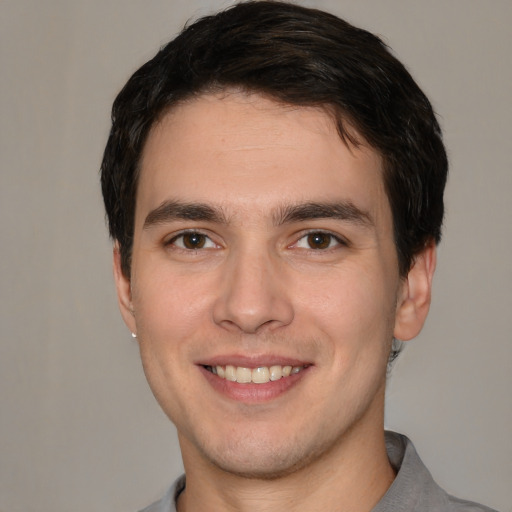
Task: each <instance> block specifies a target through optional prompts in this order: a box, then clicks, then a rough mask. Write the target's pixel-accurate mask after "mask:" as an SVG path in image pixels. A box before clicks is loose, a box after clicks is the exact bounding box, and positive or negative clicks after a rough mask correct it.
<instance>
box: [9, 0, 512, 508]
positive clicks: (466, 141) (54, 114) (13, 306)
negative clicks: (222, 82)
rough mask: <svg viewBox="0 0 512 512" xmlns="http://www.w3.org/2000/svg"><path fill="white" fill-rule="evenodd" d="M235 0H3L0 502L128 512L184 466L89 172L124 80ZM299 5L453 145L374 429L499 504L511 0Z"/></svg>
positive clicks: (463, 491) (505, 473) (509, 448)
mask: <svg viewBox="0 0 512 512" xmlns="http://www.w3.org/2000/svg"><path fill="white" fill-rule="evenodd" d="M229 4H230V2H228V1H220V0H219V1H214V0H210V1H207V0H203V1H201V0H188V1H186V2H185V1H169V0H166V1H164V0H153V1H150V2H143V1H135V0H133V1H127V0H117V1H105V0H88V1H87V2H86V1H78V0H77V1H57V0H46V1H45V2H39V1H36V0H34V1H30V0H16V1H14V0H0V34H1V41H0V43H1V45H0V52H1V53H0V59H1V60H0V64H1V67H0V102H1V103H0V113H1V114H0V126H1V128H0V129H1V132H0V141H1V142H0V144H1V146H0V156H1V183H0V194H1V202H0V208H1V210H0V226H1V238H0V240H1V275H0V286H1V303H0V312H1V313H0V314H1V322H0V329H1V345H0V511H2V512H21V511H23V512H36V511H37V512H47V511H48V512H50V511H52V512H70V511H71V512H85V511H87V512H91V511H93V512H95V511H98V512H107V511H130V510H132V511H133V510H136V509H137V508H139V507H142V506H143V505H146V504H148V503H149V502H150V501H151V500H153V499H155V498H157V497H158V496H159V495H160V494H161V493H162V492H163V491H164V489H165V488H166V487H167V486H168V485H169V484H170V483H171V481H172V480H173V479H174V477H175V476H176V475H177V474H178V473H179V472H180V469H181V461H180V456H179V451H178V446H177V443H176V439H175V433H174V427H173V426H172V425H171V424H170V423H169V422H168V421H167V419H166V418H165V417H164V415H163V413H162V412H160V410H159V408H158V406H157V405H156V402H155V401H154V399H153V398H152V396H151V394H150V392H149V390H148V387H147V385H146V383H145V380H144V377H143V374H142V371H141V367H140V364H139V360H138V352H137V347H136V345H135V344H134V343H133V342H132V340H131V337H130V335H129V333H128V332H127V330H126V328H125V327H124V325H123V324H122V322H121V320H120V317H119V314H118V311H117V305H116V300H115V296H114V287H113V282H112V278H111V263H110V258H111V256H110V253H111V249H110V243H109V241H108V239H107V236H106V230H105V228H104V222H103V211H102V204H101V198H100V194H99V186H98V176H97V171H98V167H99V163H100V158H101V154H102V151H103V146H104V143H105V141H106V136H107V132H108V128H109V109H110V105H111V102H112V100H113V99H114V96H115V94H116V92H117V91H118V90H119V89H120V87H121V86H122V85H123V83H124V82H125V80H126V79H127V78H128V76H129V74H130V73H131V72H133V71H134V70H135V68H136V67H138V66H139V65H141V64H142V63H143V62H144V61H145V60H146V59H148V58H149V57H150V56H152V54H153V53H154V52H155V51H156V49H157V47H158V46H159V45H161V44H163V43H164V42H165V41H167V40H168V39H169V38H170V37H171V36H172V35H173V34H175V33H176V31H177V30H178V28H179V27H181V25H182V24H183V23H184V22H185V21H186V20H187V19H188V18H189V17H191V16H197V15H200V14H205V13H207V12H208V11H209V10H211V9H214V8H217V7H220V6H227V5H229ZM307 4H308V5H315V6H319V7H323V8H326V9H329V10H332V11H333V12H335V13H337V14H339V15H341V16H344V17H346V18H347V19H348V20H349V21H352V22H354V23H356V24H359V25H361V26H363V27H365V28H367V29H370V30H372V31H375V32H377V33H378V34H381V35H383V36H384V38H385V40H386V41H387V42H388V43H389V44H390V45H391V46H392V47H393V49H394V50H395V52H396V53H397V54H398V56H399V57H400V58H401V59H402V60H403V61H404V62H405V63H406V64H407V65H408V67H409V68H410V70H411V71H412V73H413V75H415V77H416V78H417V80H418V81H419V83H420V84H421V86H422V87H423V88H424V89H425V91H426V92H427V94H428V95H429V96H430V97H431V99H432V101H433V104H434V106H435V109H436V110H437V112H439V114H440V117H441V123H442V125H443V127H444V131H445V138H446V143H447V145H448V148H449V153H450V159H451V177H450V181H449V185H448V190H447V214H448V216H447V222H446V229H445V239H444V241H443V243H442V245H441V247H440V262H439V267H438V273H437V278H436V280H435V286H434V301H433V307H432V311H431V315H430V318H429V321H428V323H427V326H426V328H425V330H424V332H423V334H422V335H421V336H420V338H418V339H417V340H415V341H413V342H411V343H410V344H409V346H408V348H407V350H406V352H405V353H404V354H403V355H402V357H401V359H400V360H399V362H398V363H397V366H396V367H395V370H394V372H393V374H392V377H391V380H390V388H389V394H388V410H387V425H388V426H390V427H392V428H395V429H397V430H399V431H401V432H404V433H407V434H408V435H410V436H411V437H412V438H413V440H414V441H415V443H416V445H417V448H418V450H419V452H420V454H421V455H422V456H423V458H424V460H425V461H426V462H427V464H428V465H429V467H430V468H431V470H432V472H433V473H434V475H435V477H436V478H437V480H438V481H439V482H440V483H441V484H442V485H443V486H444V487H445V488H446V489H447V490H449V491H450V492H453V493H455V494H458V495H462V496H464V497H467V498H471V499H474V500H478V501H482V502H485V503H487V504H489V505H491V506H493V507H496V508H498V509H500V510H501V511H511V510H512V442H511V440H510V438H511V433H512V398H511V391H512V343H511V334H510V323H511V318H512V291H511V289H512V286H511V285H512V263H511V262H512V258H511V252H512V227H511V226H512V223H511V213H512V205H511V203H512V201H511V199H510V196H511V192H512V156H511V155H512V152H511V145H512V129H511V122H512V121H511V120H512V101H511V98H510V94H511V84H512V71H511V69H512V66H511V56H510V54H511V51H512V35H511V34H512V31H511V28H510V27H511V26H512V3H511V2H509V1H508V0H501V1H500V0H487V1H483V0H444V1H440V0H433V1H429V2H425V1H423V0H421V1H420V0H417V1H416V0H414V1H405V0H402V1H398V0H387V1H382V0H373V1H368V0H367V1H364V2H357V1H348V0H347V1H335V0H330V1H329V0H324V1H318V2H314V3H313V2H309V3H307ZM184 385H186V383H184Z"/></svg>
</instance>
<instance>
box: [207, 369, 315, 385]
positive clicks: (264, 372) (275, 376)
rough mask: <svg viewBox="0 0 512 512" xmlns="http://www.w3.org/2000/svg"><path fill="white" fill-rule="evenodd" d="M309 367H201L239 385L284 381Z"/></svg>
mask: <svg viewBox="0 0 512 512" xmlns="http://www.w3.org/2000/svg"><path fill="white" fill-rule="evenodd" d="M308 366H309V365H303V366H289V365H287V366H281V365H273V366H259V367H257V368H244V367H242V366H232V365H229V364H228V365H226V366H203V368H205V369H206V370H207V371H209V372H211V373H213V374H214V375H217V377H220V378H221V379H225V380H228V381H231V382H238V383H240V384H266V383H267V382H273V381H276V380H280V379H286V378H287V377H289V376H290V375H295V374H297V373H300V372H301V371H302V370H304V369H305V368H307V367H308Z"/></svg>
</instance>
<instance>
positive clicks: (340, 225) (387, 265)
mask: <svg viewBox="0 0 512 512" xmlns="http://www.w3.org/2000/svg"><path fill="white" fill-rule="evenodd" d="M141 169H142V171H141V176H140V183H139V187H138V194H137V206H136V216H135V232H134V243H133V258H132V274H131V280H130V281H128V280H127V279H126V278H124V277H123V276H122V275H121V273H120V271H119V257H118V255H117V257H116V267H117V281H118V289H119V295H120V301H121V309H122V312H123V315H124V317H125V321H126V322H127V324H128V326H129V327H130V329H131V330H132V331H134V332H136V333H137V335H138V340H139V343H140V351H141V356H142V362H143V365H144V370H145V372H146V375H147V378H148V381H149V384H150V386H151V388H152V390H153V392H154V394H155V396H156V398H157V400H158V401H159V403H160V405H161V406H162V408H163V409H164V411H165V412H166V413H167V415H168V416H169V417H170V418H171V420H172V421H173V422H174V423H175V424H176V426H177V429H178V434H179V437H180V442H181V445H182V452H183V456H184V460H185V465H186V466H187V463H188V462H190V463H192V462H194V461H195V462H198V463H206V464H210V463H213V464H214V465H216V466H218V467H220V468H223V469H225V470H228V471H231V472H234V473H238V474H243V475H253V476H254V475H256V476H257V475H260V476H263V475H265V476H275V475H279V474H284V473H286V472H289V471H291V470H293V469H294V468H299V467H301V466H304V465H305V464H307V463H309V462H313V461H316V460H321V459H322V457H327V454H329V453H332V451H333V450H338V449H341V447H342V446H343V445H344V443H345V442H346V440H347V439H349V438H354V437H357V436H358V435H359V434H360V433H361V432H363V431H364V432H366V434H367V435H368V434H371V433H378V432H380V433H381V431H382V414H383V397H384V387H385V376H386V364H387V359H388V354H389V349H390V344H391V340H392V336H393V332H394V330H396V328H397V321H398V320H397V318H399V316H400V313H399V312H400V309H401V308H402V306H403V303H404V302H405V300H404V296H405V295H406V292H405V291H404V289H405V288H406V282H407V280H403V279H400V277H399V275H398V271H397V268H398V265H397V255H396V250H395V245H394V241H393V229H392V216H391V211H390V207H389V203H388V200H387V197H386V194H385V191H384V188H383V183H382V177H381V162H380V158H379V157H378V156H377V154H376V153H375V152H374V151H372V150H371V149H369V148H367V147H365V146H364V145H363V146H361V147H359V148H357V149H356V148H354V147H350V148H349V147H347V146H346V145H345V144H344V143H343V142H342V141H341V140H340V137H339V135H338V133H337V132H336V128H335V126H334V124H333V122H332V120H331V119H330V117H329V116H328V115H326V114H325V113H324V112H323V111H321V110H317V109H310V108H292V107H285V106H281V105H278V104H276V103H274V102H272V101H270V100H268V99H265V98H263V97H261V96H258V95H250V96H248V95H243V94H240V93H233V94H226V95H224V96H214V95H205V96H202V97H200V98H198V99H194V100H192V101H190V102H188V103H185V104H183V105H181V106H178V107H176V108H175V109H174V110H173V111H171V113H169V114H167V115H166V116H165V117H164V118H163V119H162V121H161V122H159V123H158V124H157V125H156V126H155V127H154V128H153V130H152V132H151V134H150V136H149V139H148V141H147V144H146V147H145V150H144V155H143V161H142V167H141ZM289 367H292V368H293V369H292V371H291V375H289V376H287V375H288V374H289V373H290V368H289ZM257 368H260V370H256V369H257ZM252 370H255V371H252ZM251 371H252V372H251ZM223 374H225V375H223ZM234 378H236V379H237V380H238V381H242V382H238V381H236V382H235V381H233V380H231V379H234ZM271 379H276V380H271ZM247 380H249V382H245V381H247ZM255 380H256V381H257V380H262V381H263V382H262V383H256V382H254V381H255ZM376 435H378V434H376ZM206 461H207V462H206Z"/></svg>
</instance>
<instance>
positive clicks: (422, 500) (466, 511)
mask: <svg viewBox="0 0 512 512" xmlns="http://www.w3.org/2000/svg"><path fill="white" fill-rule="evenodd" d="M386 448H387V451H388V457H389V461H390V462H391V465H392V466H393V468H394V469H395V471H396V472H397V475H396V478H395V480H394V482H393V483H392V484H391V487H390V488H389V489H388V491H387V492H386V494H385V495H384V496H383V497H382V499H381V500H380V501H379V503H377V505H376V506H375V507H374V508H373V510H372V511H371V512H496V511H493V510H492V509H490V508H487V507H484V506H482V505H478V504H477V503H473V502H470V501H465V500H461V499H458V498H455V497H453V496H450V495H449V494H447V493H446V492H445V491H443V489H441V488H440V487H439V486H438V485H437V484H436V483H435V482H434V479H433V478H432V476H431V474H430V473H429V471H428V469H427V468H426V467H425V465H424V464H423V462H421V459H420V458H419V456H418V454H417V453H416V450H415V449H414V446H413V444H412V443H411V441H410V440H409V439H408V438H407V437H405V436H403V435H401V434H396V433H394V432H386ZM184 488H185V476H184V475H182V476H181V477H180V478H178V480H176V482H174V484H173V485H172V487H171V488H170V489H169V491H168V492H167V493H166V495H165V496H164V497H163V498H162V499H161V500H160V501H157V502H156V503H153V505H150V506H149V507H147V508H145V509H144V510H141V512H176V499H177V497H178V496H179V494H180V493H181V492H182V491H183V489H184ZM333 512H334V511H333Z"/></svg>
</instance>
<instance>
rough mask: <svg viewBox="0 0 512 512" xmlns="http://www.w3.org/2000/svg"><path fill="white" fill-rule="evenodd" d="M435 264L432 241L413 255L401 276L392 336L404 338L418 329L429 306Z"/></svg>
mask: <svg viewBox="0 0 512 512" xmlns="http://www.w3.org/2000/svg"><path fill="white" fill-rule="evenodd" d="M435 268H436V245H435V243H434V242H433V241H432V242H430V243H429V244H428V245H427V246H426V247H425V248H424V249H423V250H422V251H421V252H420V253H418V254H417V255H416V257H415V258H414V263H413V266H412V267H411V270H409V273H408V274H407V277H406V278H405V279H404V280H403V283H402V289H401V294H400V296H399V300H398V304H397V310H396V316H395V330H394V336H395V338H396V339H398V340H401V341H407V340H410V339H412V338H414V337H415V336H417V335H418V334H419V333H420V331H421V329H422V327H423V324H424V323H425V320H426V318H427V314H428V311H429V309H430V299H431V295H432V280H433V277H434V271H435Z"/></svg>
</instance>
